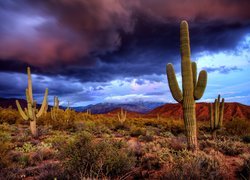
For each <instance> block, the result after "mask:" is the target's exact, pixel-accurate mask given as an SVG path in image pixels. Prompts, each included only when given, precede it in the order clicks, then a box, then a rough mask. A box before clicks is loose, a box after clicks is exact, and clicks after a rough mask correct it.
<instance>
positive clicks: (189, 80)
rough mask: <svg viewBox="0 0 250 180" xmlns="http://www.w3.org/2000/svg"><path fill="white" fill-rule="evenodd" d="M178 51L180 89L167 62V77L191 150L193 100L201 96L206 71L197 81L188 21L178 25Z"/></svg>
mask: <svg viewBox="0 0 250 180" xmlns="http://www.w3.org/2000/svg"><path fill="white" fill-rule="evenodd" d="M180 52H181V74H182V91H181V89H180V88H179V85H178V82H177V79H176V75H175V71H174V68H173V65H172V64H167V68H166V70H167V77H168V84H169V88H170V91H171V93H172V96H173V98H174V99H175V100H176V101H177V102H179V103H181V104H182V107H183V117H184V124H185V128H186V136H187V144H188V148H189V149H191V150H196V149H197V148H198V146H197V130H196V115H195V100H198V99H200V98H201V97H202V95H203V93H204V91H205V88H206V84H207V72H206V71H201V72H200V73H199V77H198V81H197V66H196V63H195V62H192V61H191V60H190V56H191V53H190V42H189V32H188V23H187V22H186V21H182V22H181V25H180Z"/></svg>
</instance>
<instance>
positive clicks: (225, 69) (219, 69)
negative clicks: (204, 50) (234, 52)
mask: <svg viewBox="0 0 250 180" xmlns="http://www.w3.org/2000/svg"><path fill="white" fill-rule="evenodd" d="M204 69H205V70H206V71H207V72H216V71H217V72H219V73H222V74H228V73H230V72H231V71H242V69H241V68H238V67H237V66H233V67H226V66H220V67H204Z"/></svg>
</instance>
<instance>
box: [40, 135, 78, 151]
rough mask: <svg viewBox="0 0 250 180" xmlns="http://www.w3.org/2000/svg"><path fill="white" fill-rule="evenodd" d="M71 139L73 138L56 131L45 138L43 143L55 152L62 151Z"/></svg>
mask: <svg viewBox="0 0 250 180" xmlns="http://www.w3.org/2000/svg"><path fill="white" fill-rule="evenodd" d="M72 139H73V137H70V136H68V135H67V134H65V133H62V132H60V131H58V132H56V133H55V134H54V135H51V136H49V137H48V138H46V139H45V140H44V142H45V143H48V144H50V145H51V146H52V147H53V148H54V149H56V150H61V149H64V148H65V146H66V145H67V144H68V143H69V142H70V141H71V140H72Z"/></svg>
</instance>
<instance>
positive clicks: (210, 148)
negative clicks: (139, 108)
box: [0, 108, 250, 179]
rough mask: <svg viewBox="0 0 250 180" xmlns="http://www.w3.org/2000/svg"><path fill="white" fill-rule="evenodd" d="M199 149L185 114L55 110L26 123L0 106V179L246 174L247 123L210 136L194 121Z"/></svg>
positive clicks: (249, 155)
mask: <svg viewBox="0 0 250 180" xmlns="http://www.w3.org/2000/svg"><path fill="white" fill-rule="evenodd" d="M197 126H198V136H197V137H198V142H199V143H198V145H199V150H198V151H197V152H192V151H188V150H187V147H188V146H187V142H186V137H185V128H184V122H183V120H180V119H179V120H175V119H172V118H157V117H155V118H129V117H127V118H126V121H122V122H121V121H119V118H118V116H117V115H91V114H89V113H83V112H82V113H76V112H75V111H73V110H70V111H69V113H67V114H66V113H65V111H59V112H58V117H57V118H56V119H54V120H53V119H51V116H50V113H49V112H48V113H47V114H44V115H42V116H41V117H40V118H39V119H38V120H37V127H38V137H33V136H32V135H31V133H30V128H29V122H28V121H25V120H22V119H21V117H20V115H19V113H18V112H17V111H16V110H14V109H12V108H8V109H2V108H1V109H0V168H1V171H0V179H26V178H27V179H29V178H31V179H54V178H57V179H84V178H103V179H249V178H250V173H249V172H250V169H249V168H250V122H249V120H244V119H237V118H234V119H233V120H232V121H228V122H224V126H223V127H222V128H220V129H219V130H218V131H217V135H216V138H213V137H212V135H211V130H210V122H209V121H206V122H203V121H198V125H197Z"/></svg>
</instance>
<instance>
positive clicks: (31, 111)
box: [16, 67, 48, 137]
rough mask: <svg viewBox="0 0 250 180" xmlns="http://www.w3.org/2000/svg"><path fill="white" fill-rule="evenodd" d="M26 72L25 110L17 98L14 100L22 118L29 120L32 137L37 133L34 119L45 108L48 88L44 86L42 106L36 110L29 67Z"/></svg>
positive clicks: (42, 112)
mask: <svg viewBox="0 0 250 180" xmlns="http://www.w3.org/2000/svg"><path fill="white" fill-rule="evenodd" d="M27 74H28V88H26V100H27V108H25V110H24V111H23V109H22V107H21V105H20V103H19V101H18V100H16V106H17V109H18V111H19V113H20V115H21V116H22V118H23V119H25V120H29V121H30V130H31V133H32V135H33V136H34V137H37V135H38V133H37V128H36V120H37V118H39V117H40V116H42V114H44V111H45V109H46V103H47V97H48V88H46V90H45V95H44V98H43V102H42V106H41V107H40V109H39V110H37V109H36V101H35V100H34V99H33V92H32V80H31V73H30V67H28V68H27Z"/></svg>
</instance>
